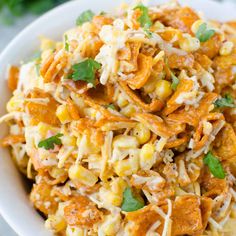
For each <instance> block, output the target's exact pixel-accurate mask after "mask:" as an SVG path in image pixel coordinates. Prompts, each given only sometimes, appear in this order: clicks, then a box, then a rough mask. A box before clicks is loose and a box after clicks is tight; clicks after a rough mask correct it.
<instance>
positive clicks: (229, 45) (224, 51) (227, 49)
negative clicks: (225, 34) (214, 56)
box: [220, 41, 234, 56]
mask: <svg viewBox="0 0 236 236" xmlns="http://www.w3.org/2000/svg"><path fill="white" fill-rule="evenodd" d="M233 48H234V44H233V42H230V41H227V42H224V43H223V45H222V47H221V48H220V55H221V56H228V55H230V54H231V53H232V51H233Z"/></svg>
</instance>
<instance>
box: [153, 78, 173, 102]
mask: <svg viewBox="0 0 236 236" xmlns="http://www.w3.org/2000/svg"><path fill="white" fill-rule="evenodd" d="M155 93H156V95H157V97H158V98H160V99H161V100H165V99H166V98H168V97H169V96H170V95H171V93H172V89H171V83H170V82H169V81H167V80H158V81H157V83H156V89H155Z"/></svg>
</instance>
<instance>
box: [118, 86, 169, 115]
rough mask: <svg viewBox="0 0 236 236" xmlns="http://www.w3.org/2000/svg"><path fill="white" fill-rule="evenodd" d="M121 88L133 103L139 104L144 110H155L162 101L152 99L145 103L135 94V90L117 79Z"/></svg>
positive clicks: (161, 105) (159, 106)
mask: <svg viewBox="0 0 236 236" xmlns="http://www.w3.org/2000/svg"><path fill="white" fill-rule="evenodd" d="M119 85H120V88H121V90H122V91H123V92H124V93H125V94H126V95H127V96H128V97H129V98H130V99H131V100H132V102H133V103H134V105H136V106H139V107H140V108H142V109H143V110H145V111H146V112H155V111H159V110H161V108H162V107H163V105H164V104H163V102H162V101H161V100H159V99H154V100H152V102H151V103H149V104H148V103H145V102H143V101H142V100H141V98H140V97H139V96H138V95H136V94H135V92H134V91H133V90H132V89H131V88H130V87H129V86H128V85H127V84H126V82H124V81H119Z"/></svg>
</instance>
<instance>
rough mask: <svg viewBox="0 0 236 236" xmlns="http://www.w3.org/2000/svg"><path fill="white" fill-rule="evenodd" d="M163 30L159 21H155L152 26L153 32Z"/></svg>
mask: <svg viewBox="0 0 236 236" xmlns="http://www.w3.org/2000/svg"><path fill="white" fill-rule="evenodd" d="M164 28H165V26H164V25H163V24H162V23H161V22H160V21H156V22H155V23H154V24H153V26H152V30H153V31H157V30H161V29H164Z"/></svg>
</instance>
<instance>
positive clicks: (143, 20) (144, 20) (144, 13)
mask: <svg viewBox="0 0 236 236" xmlns="http://www.w3.org/2000/svg"><path fill="white" fill-rule="evenodd" d="M136 9H139V10H140V11H141V16H140V17H139V18H138V22H139V23H140V24H141V26H142V27H144V28H150V27H151V26H152V20H151V18H150V17H149V15H148V8H147V7H145V6H144V5H143V4H140V5H138V6H136V7H135V8H134V10H136Z"/></svg>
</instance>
